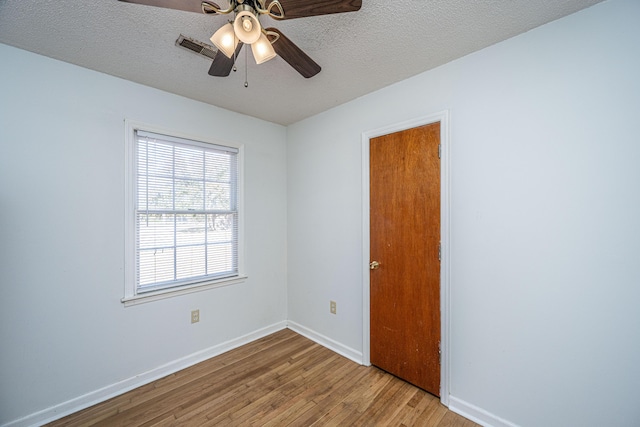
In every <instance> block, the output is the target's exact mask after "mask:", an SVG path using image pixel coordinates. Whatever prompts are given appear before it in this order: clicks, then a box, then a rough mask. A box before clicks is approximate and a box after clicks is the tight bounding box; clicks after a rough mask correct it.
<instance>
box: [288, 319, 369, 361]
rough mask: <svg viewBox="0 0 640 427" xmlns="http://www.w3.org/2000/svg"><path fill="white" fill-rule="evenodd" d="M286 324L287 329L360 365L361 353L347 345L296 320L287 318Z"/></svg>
mask: <svg viewBox="0 0 640 427" xmlns="http://www.w3.org/2000/svg"><path fill="white" fill-rule="evenodd" d="M287 326H288V327H289V329H291V330H292V331H294V332H297V333H299V334H300V335H302V336H305V337H307V338H309V339H310V340H311V341H314V342H316V343H318V344H320V345H321V346H323V347H327V348H328V349H329V350H332V351H334V352H336V353H338V354H340V355H342V356H344V357H346V358H347V359H351V360H353V361H354V362H356V363H359V364H360V365H362V353H361V352H359V351H357V350H354V349H352V348H351V347H347V346H346V345H344V344H341V343H339V342H337V341H334V340H332V339H331V338H329V337H325V336H324V335H322V334H319V333H317V332H316V331H313V330H311V329H309V328H307V327H305V326H302V325H300V324H298V323H296V322H292V321H291V320H289V321H288V322H287Z"/></svg>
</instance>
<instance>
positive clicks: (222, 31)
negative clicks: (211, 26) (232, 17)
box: [211, 23, 238, 58]
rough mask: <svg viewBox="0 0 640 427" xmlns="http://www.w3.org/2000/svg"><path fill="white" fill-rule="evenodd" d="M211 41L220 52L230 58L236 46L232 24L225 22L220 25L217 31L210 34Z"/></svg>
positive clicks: (236, 40)
mask: <svg viewBox="0 0 640 427" xmlns="http://www.w3.org/2000/svg"><path fill="white" fill-rule="evenodd" d="M211 43H213V44H214V45H215V46H216V47H217V48H218V50H219V51H220V52H222V53H224V54H225V55H226V57H227V58H231V57H232V56H233V52H235V50H236V47H237V46H238V38H237V37H236V35H235V33H234V31H233V25H231V24H230V23H227V24H224V25H223V26H222V27H220V28H219V29H218V31H216V32H215V33H214V34H213V35H212V36H211Z"/></svg>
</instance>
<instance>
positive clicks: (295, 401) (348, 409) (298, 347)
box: [49, 329, 477, 427]
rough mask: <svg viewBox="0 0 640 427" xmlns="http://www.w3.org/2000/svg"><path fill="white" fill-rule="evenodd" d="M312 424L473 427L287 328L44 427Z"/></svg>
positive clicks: (433, 401) (427, 396)
mask: <svg viewBox="0 0 640 427" xmlns="http://www.w3.org/2000/svg"><path fill="white" fill-rule="evenodd" d="M312 425H313V426H315V427H319V426H344V425H349V426H358V425H361V426H372V425H375V426H386V425H390V426H407V427H408V426H433V427H474V426H477V424H475V423H473V422H471V421H469V420H467V419H465V418H463V417H461V416H459V415H457V414H454V413H452V412H450V411H448V410H447V408H446V407H444V406H442V405H441V404H440V401H439V400H438V399H437V398H436V397H434V396H432V395H430V394H428V393H426V392H425V391H423V390H420V389H418V388H416V387H414V386H412V385H410V384H408V383H406V382H404V381H402V380H400V379H398V378H396V377H394V376H392V375H390V374H388V373H386V372H384V371H381V370H379V369H378V368H375V367H365V366H361V365H358V364H357V363H354V362H353V361H351V360H349V359H347V358H345V357H343V356H340V355H338V354H336V353H334V352H332V351H331V350H329V349H327V348H325V347H322V346H320V345H318V344H316V343H314V342H313V341H311V340H309V339H307V338H305V337H302V336H301V335H298V334H296V333H295V332H293V331H291V330H288V329H285V330H282V331H279V332H276V333H275V334H271V335H269V336H267V337H264V338H261V339H259V340H256V341H254V342H251V343H249V344H247V345H244V346H242V347H239V348H237V349H234V350H231V351H229V352H226V353H224V354H221V355H219V356H216V357H213V358H211V359H209V360H206V361H204V362H202V363H198V364H196V365H194V366H191V367H189V368H186V369H184V370H181V371H179V372H176V373H174V374H171V375H168V376H166V377H164V378H161V379H159V380H157V381H154V382H152V383H149V384H146V385H144V386H142V387H139V388H137V389H135V390H132V391H130V392H128V393H124V394H122V395H120V396H116V397H114V398H112V399H109V400H107V401H105V402H102V403H100V404H98V405H95V406H92V407H90V408H87V409H85V410H82V411H79V412H77V413H75V414H72V415H69V416H67V417H64V418H62V419H60V420H57V421H54V422H52V423H50V424H49V426H72V427H76V426H87V427H88V426H105V427H107V426H108V427H114V426H115V427H117V426H127V427H129V426H140V427H142V426H144V427H177V426H180V427H185V426H186V427H192V426H193V427H203V426H261V427H281V426H288V427H295V426H304V427H308V426H312Z"/></svg>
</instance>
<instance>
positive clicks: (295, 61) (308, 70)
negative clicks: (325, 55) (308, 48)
mask: <svg viewBox="0 0 640 427" xmlns="http://www.w3.org/2000/svg"><path fill="white" fill-rule="evenodd" d="M266 31H267V33H269V32H273V33H277V34H278V36H279V37H278V39H277V40H276V41H275V42H273V44H272V46H273V50H275V51H276V53H277V54H278V55H279V56H280V57H281V58H282V59H284V60H285V61H287V62H288V63H289V65H291V66H292V67H293V68H294V69H295V70H296V71H297V72H299V73H300V74H302V76H303V77H305V78H307V79H308V78H309V77H313V76H315V75H316V74H318V73H319V72H320V70H321V69H322V68H320V66H319V65H318V64H316V63H315V61H314V60H313V59H311V58H309V56H308V55H307V54H306V53H304V52H303V51H302V50H301V49H300V48H299V47H298V46H296V45H295V44H294V43H293V42H292V41H291V40H289V39H288V38H287V37H285V35H284V34H282V32H280V30H278V29H277V28H273V27H271V28H267V29H266Z"/></svg>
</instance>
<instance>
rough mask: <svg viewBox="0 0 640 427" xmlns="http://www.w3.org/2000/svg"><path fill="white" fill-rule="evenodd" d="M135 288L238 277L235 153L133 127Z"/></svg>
mask: <svg viewBox="0 0 640 427" xmlns="http://www.w3.org/2000/svg"><path fill="white" fill-rule="evenodd" d="M135 145H136V147H135V156H136V160H135V168H136V174H135V175H136V196H135V238H136V253H135V257H136V293H144V292H149V291H155V290H158V289H165V288H170V287H178V286H184V285H191V284H195V283H198V282H205V281H210V280H212V279H222V278H227V277H233V276H238V150H237V149H235V148H231V147H225V146H218V145H213V144H208V143H202V142H197V141H191V140H186V139H181V138H176V137H171V136H165V135H159V134H154V133H151V132H146V131H141V130H136V131H135Z"/></svg>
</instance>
